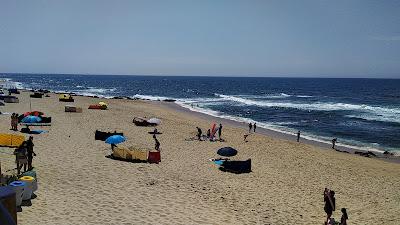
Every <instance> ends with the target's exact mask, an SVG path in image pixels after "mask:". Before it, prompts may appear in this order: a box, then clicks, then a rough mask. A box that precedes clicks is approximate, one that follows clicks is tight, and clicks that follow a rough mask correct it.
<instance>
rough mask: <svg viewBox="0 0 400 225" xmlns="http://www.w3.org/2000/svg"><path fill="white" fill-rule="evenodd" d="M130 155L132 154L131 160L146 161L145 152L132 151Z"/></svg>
mask: <svg viewBox="0 0 400 225" xmlns="http://www.w3.org/2000/svg"><path fill="white" fill-rule="evenodd" d="M132 153H133V158H134V159H135V160H140V161H147V151H141V150H139V149H134V150H133V151H132Z"/></svg>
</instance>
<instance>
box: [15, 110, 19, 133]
mask: <svg viewBox="0 0 400 225" xmlns="http://www.w3.org/2000/svg"><path fill="white" fill-rule="evenodd" d="M18 117H19V115H18V113H16V114H15V118H14V128H15V130H18Z"/></svg>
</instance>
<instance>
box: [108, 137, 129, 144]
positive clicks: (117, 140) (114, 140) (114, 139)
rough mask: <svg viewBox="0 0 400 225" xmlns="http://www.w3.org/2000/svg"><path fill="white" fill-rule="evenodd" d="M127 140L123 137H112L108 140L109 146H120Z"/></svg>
mask: <svg viewBox="0 0 400 225" xmlns="http://www.w3.org/2000/svg"><path fill="white" fill-rule="evenodd" d="M125 140H126V139H125V137H124V136H122V135H112V136H110V137H108V138H107V139H106V143H107V144H114V145H115V144H119V143H122V142H124V141H125Z"/></svg>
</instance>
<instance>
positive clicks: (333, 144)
mask: <svg viewBox="0 0 400 225" xmlns="http://www.w3.org/2000/svg"><path fill="white" fill-rule="evenodd" d="M336 142H337V138H334V139H332V149H335V144H336Z"/></svg>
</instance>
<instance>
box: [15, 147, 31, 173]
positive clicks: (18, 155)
mask: <svg viewBox="0 0 400 225" xmlns="http://www.w3.org/2000/svg"><path fill="white" fill-rule="evenodd" d="M26 149H27V147H26V141H24V142H22V144H21V145H20V146H19V147H18V148H16V149H15V151H14V155H15V163H16V164H17V174H18V175H19V174H20V173H21V169H22V166H24V172H26V164H27V163H28V160H27V158H26Z"/></svg>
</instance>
